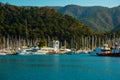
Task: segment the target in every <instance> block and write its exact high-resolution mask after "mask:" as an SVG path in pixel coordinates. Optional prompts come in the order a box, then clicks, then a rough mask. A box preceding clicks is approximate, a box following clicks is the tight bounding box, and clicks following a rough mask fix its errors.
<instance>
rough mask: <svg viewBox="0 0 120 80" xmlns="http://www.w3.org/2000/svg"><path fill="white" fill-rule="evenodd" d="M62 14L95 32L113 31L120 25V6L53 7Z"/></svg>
mask: <svg viewBox="0 0 120 80" xmlns="http://www.w3.org/2000/svg"><path fill="white" fill-rule="evenodd" d="M52 8H53V9H55V10H56V11H58V12H60V13H62V14H68V15H70V16H73V17H74V18H76V19H79V20H80V21H82V22H83V23H85V24H87V25H88V26H90V27H91V28H92V29H94V30H95V31H99V32H105V31H111V30H112V29H114V28H117V26H118V25H119V24H120V6H118V7H113V8H107V7H101V6H92V7H83V6H78V5H67V6H64V7H52Z"/></svg>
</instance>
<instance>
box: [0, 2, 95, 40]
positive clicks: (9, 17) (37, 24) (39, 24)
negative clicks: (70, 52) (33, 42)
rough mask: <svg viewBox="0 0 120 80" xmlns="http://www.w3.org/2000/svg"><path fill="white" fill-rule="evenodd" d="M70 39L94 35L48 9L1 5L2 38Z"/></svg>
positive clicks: (89, 30)
mask: <svg viewBox="0 0 120 80" xmlns="http://www.w3.org/2000/svg"><path fill="white" fill-rule="evenodd" d="M26 28H27V36H28V38H38V37H40V38H47V37H48V36H49V37H54V38H58V39H61V40H62V39H67V38H68V39H70V38H71V37H73V36H80V35H83V34H84V35H88V34H93V33H94V31H92V30H91V29H90V28H89V27H88V26H86V25H84V24H83V23H81V22H80V21H78V20H76V19H74V18H72V17H71V16H68V15H62V14H60V13H58V12H56V11H54V10H53V9H49V8H46V7H42V8H38V7H17V6H12V5H9V4H5V5H4V4H2V3H1V4H0V36H6V35H11V36H21V37H25V34H26Z"/></svg>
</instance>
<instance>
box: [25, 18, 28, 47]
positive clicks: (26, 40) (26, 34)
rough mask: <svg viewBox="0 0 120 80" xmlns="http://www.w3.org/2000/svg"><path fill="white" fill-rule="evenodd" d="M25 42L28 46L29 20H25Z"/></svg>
mask: <svg viewBox="0 0 120 80" xmlns="http://www.w3.org/2000/svg"><path fill="white" fill-rule="evenodd" d="M25 31H26V33H25V42H26V45H28V29H27V19H26V20H25Z"/></svg>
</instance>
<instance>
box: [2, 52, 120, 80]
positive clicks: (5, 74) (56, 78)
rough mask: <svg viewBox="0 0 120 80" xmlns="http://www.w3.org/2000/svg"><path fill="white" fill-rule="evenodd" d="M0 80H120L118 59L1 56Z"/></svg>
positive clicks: (65, 56) (84, 55) (61, 56)
mask: <svg viewBox="0 0 120 80" xmlns="http://www.w3.org/2000/svg"><path fill="white" fill-rule="evenodd" d="M0 80H120V57H99V56H91V55H89V54H74V55H29V56H28V55H25V56H20V55H14V56H0Z"/></svg>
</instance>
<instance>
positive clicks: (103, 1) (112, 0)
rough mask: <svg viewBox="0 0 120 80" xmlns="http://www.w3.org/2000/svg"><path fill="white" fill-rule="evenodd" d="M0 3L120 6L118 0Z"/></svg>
mask: <svg viewBox="0 0 120 80" xmlns="http://www.w3.org/2000/svg"><path fill="white" fill-rule="evenodd" d="M0 2H2V3H9V4H12V5H17V6H40V7H41V6H65V5H70V4H75V5H80V6H104V7H110V8H111V7H116V6H120V0H0Z"/></svg>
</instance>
